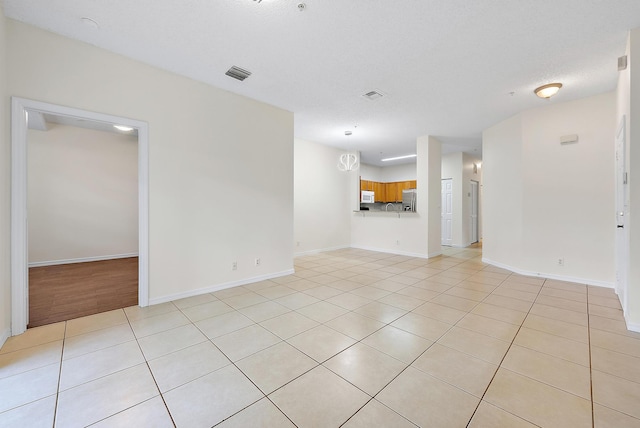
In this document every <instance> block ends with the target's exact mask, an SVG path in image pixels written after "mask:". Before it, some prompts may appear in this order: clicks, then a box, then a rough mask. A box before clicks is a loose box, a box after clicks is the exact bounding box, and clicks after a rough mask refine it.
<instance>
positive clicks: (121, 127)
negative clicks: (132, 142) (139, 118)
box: [113, 125, 133, 132]
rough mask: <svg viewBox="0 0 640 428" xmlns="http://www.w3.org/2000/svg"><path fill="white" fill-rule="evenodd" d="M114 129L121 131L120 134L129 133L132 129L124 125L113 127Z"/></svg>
mask: <svg viewBox="0 0 640 428" xmlns="http://www.w3.org/2000/svg"><path fill="white" fill-rule="evenodd" d="M113 127H114V128H116V129H117V130H118V131H122V132H129V131H133V128H132V127H130V126H125V125H113Z"/></svg>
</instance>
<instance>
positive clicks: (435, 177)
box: [417, 135, 442, 257]
mask: <svg viewBox="0 0 640 428" xmlns="http://www.w3.org/2000/svg"><path fill="white" fill-rule="evenodd" d="M417 152H418V161H417V170H418V194H420V193H422V195H423V196H422V197H423V199H426V201H427V205H426V209H425V211H426V213H427V254H428V256H429V257H434V256H437V255H440V254H442V227H441V223H442V181H441V177H442V144H441V143H440V141H439V140H438V139H436V138H434V137H432V136H429V135H426V136H424V137H419V138H418V150H417ZM421 183H422V184H421ZM425 184H426V186H425ZM420 186H423V187H426V189H421V187H420ZM425 191H426V194H425V193H424V192H425Z"/></svg>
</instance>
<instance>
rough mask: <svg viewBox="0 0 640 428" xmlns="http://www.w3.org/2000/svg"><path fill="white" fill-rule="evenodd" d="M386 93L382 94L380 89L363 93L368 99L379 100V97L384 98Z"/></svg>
mask: <svg viewBox="0 0 640 428" xmlns="http://www.w3.org/2000/svg"><path fill="white" fill-rule="evenodd" d="M383 96H384V95H382V93H380V92H378V91H369V92H367V93H366V94H364V95H363V97H365V98H366V99H368V100H370V101H374V100H377V99H378V98H382V97H383Z"/></svg>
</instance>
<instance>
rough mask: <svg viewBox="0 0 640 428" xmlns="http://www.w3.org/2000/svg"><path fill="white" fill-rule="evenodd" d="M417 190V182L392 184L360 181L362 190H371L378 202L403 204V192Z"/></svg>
mask: <svg viewBox="0 0 640 428" xmlns="http://www.w3.org/2000/svg"><path fill="white" fill-rule="evenodd" d="M415 188H416V180H408V181H395V182H391V183H380V182H378V181H371V180H362V179H361V180H360V190H370V191H372V192H374V194H375V200H376V202H383V203H389V202H402V191H403V190H407V189H415Z"/></svg>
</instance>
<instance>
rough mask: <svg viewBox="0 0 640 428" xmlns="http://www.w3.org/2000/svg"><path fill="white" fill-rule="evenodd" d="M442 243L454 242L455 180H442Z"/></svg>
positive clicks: (449, 243)
mask: <svg viewBox="0 0 640 428" xmlns="http://www.w3.org/2000/svg"><path fill="white" fill-rule="evenodd" d="M441 205H442V221H441V223H442V245H451V244H452V243H453V236H452V235H453V180H452V179H450V178H447V179H444V180H442V204H441Z"/></svg>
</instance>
